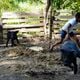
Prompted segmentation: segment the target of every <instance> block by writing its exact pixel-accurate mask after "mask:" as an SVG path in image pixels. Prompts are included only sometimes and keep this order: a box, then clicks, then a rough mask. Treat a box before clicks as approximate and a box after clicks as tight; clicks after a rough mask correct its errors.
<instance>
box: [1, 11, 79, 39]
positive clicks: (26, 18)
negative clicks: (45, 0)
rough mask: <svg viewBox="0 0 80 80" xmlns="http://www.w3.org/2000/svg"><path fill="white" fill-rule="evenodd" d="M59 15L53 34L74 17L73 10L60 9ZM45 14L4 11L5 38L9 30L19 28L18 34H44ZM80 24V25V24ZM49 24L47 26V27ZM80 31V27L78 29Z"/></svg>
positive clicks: (24, 35)
mask: <svg viewBox="0 0 80 80" xmlns="http://www.w3.org/2000/svg"><path fill="white" fill-rule="evenodd" d="M57 12H59V15H57V16H55V18H56V19H55V21H54V22H53V34H56V36H57V34H58V33H59V30H60V28H61V27H62V26H63V25H64V24H65V23H66V22H67V21H68V20H69V19H70V18H72V17H73V15H72V11H69V10H58V11H57ZM43 19H44V17H43V14H34V13H26V12H4V13H3V14H2V17H1V20H2V24H3V31H2V32H3V39H5V38H6V33H7V31H8V30H19V34H18V36H21V37H27V36H28V34H29V33H30V35H31V34H32V35H34V34H35V35H37V36H44V24H43ZM78 26H79V25H78ZM48 28H49V25H48V26H47V29H48ZM77 32H80V29H79V28H78V29H77ZM56 36H55V37H56ZM28 37H29V36H28Z"/></svg>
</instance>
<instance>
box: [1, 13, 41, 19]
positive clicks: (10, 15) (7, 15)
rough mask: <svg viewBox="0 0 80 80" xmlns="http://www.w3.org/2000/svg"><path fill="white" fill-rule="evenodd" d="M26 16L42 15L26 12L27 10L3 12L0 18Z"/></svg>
mask: <svg viewBox="0 0 80 80" xmlns="http://www.w3.org/2000/svg"><path fill="white" fill-rule="evenodd" d="M27 16H34V17H40V16H42V14H39V13H27V12H4V13H3V14H2V17H1V18H20V17H27Z"/></svg>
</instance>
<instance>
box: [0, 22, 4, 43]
mask: <svg viewBox="0 0 80 80" xmlns="http://www.w3.org/2000/svg"><path fill="white" fill-rule="evenodd" d="M2 43H3V25H2V23H0V44H2Z"/></svg>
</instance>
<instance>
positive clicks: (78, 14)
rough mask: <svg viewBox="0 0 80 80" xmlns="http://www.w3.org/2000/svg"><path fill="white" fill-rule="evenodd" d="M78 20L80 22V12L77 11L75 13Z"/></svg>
mask: <svg viewBox="0 0 80 80" xmlns="http://www.w3.org/2000/svg"><path fill="white" fill-rule="evenodd" d="M75 18H76V20H77V22H80V12H77V13H76V15H75Z"/></svg>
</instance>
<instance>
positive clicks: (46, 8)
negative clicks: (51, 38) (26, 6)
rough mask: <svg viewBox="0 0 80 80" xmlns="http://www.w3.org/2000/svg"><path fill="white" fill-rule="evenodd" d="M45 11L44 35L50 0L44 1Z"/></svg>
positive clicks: (45, 34)
mask: <svg viewBox="0 0 80 80" xmlns="http://www.w3.org/2000/svg"><path fill="white" fill-rule="evenodd" d="M45 5H46V6H45V12H44V36H45V38H46V37H47V21H48V12H49V9H50V7H51V0H47V1H46V3H45Z"/></svg>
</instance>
